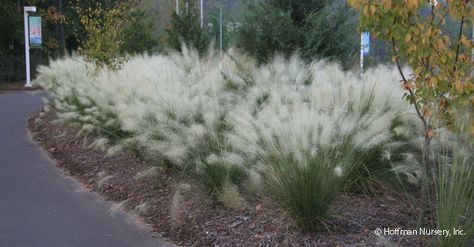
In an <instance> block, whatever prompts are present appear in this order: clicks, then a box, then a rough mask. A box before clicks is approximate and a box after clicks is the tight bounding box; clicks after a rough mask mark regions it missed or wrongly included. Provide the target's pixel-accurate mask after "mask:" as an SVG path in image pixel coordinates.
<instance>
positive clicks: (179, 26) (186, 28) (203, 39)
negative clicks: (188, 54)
mask: <svg viewBox="0 0 474 247" xmlns="http://www.w3.org/2000/svg"><path fill="white" fill-rule="evenodd" d="M166 31H167V33H168V40H167V42H168V45H169V46H170V47H171V48H173V49H176V50H178V51H180V50H181V45H182V44H185V45H187V46H189V47H194V48H196V49H197V50H198V51H199V53H200V54H203V53H204V52H205V51H206V50H207V49H208V47H209V37H208V35H207V33H206V31H205V29H203V28H201V21H200V15H199V8H198V6H197V4H196V2H195V1H189V2H188V10H187V11H186V10H184V11H182V13H181V15H178V14H177V13H173V15H172V18H171V28H169V29H167V30H166Z"/></svg>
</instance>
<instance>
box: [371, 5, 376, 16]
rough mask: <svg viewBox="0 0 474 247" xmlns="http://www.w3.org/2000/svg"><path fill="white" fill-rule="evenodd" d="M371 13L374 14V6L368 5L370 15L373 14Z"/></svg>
mask: <svg viewBox="0 0 474 247" xmlns="http://www.w3.org/2000/svg"><path fill="white" fill-rule="evenodd" d="M373 14H375V6H374V5H370V15H373Z"/></svg>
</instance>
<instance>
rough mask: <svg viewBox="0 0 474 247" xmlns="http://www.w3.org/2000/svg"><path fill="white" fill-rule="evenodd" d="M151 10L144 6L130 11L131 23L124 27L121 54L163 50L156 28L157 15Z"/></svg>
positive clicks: (149, 7)
mask: <svg viewBox="0 0 474 247" xmlns="http://www.w3.org/2000/svg"><path fill="white" fill-rule="evenodd" d="M151 9H153V7H151V6H148V5H145V4H143V5H141V6H138V7H137V8H134V9H132V10H130V13H129V15H130V17H131V22H130V23H128V24H127V25H125V27H124V31H123V35H124V43H123V45H122V47H121V53H129V54H141V53H143V52H153V51H156V50H160V49H161V48H162V47H160V46H159V43H158V37H157V36H158V35H157V30H156V29H155V26H154V25H155V23H154V18H153V15H154V14H156V13H154V12H152V11H151Z"/></svg>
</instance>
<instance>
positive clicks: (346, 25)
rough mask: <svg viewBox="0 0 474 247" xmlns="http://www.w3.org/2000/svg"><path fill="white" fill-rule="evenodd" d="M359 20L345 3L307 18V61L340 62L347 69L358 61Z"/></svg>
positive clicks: (304, 47) (304, 53)
mask: <svg viewBox="0 0 474 247" xmlns="http://www.w3.org/2000/svg"><path fill="white" fill-rule="evenodd" d="M356 22H357V16H356V14H355V13H354V11H353V10H350V9H349V8H348V7H347V5H346V4H345V3H338V2H337V1H336V2H335V3H333V4H330V5H328V6H325V7H324V8H322V9H321V10H320V11H317V12H313V13H311V14H310V15H309V16H308V17H307V18H306V29H307V30H306V32H305V36H306V42H305V44H304V46H303V48H302V53H303V56H304V57H307V58H319V59H328V60H330V61H339V62H341V63H342V64H343V65H345V66H346V67H348V66H350V65H352V64H354V62H355V61H354V60H357V58H358V56H357V52H358V43H359V42H360V41H359V39H358V35H357V33H356V32H354V29H355V27H356V25H355V24H354V23H356Z"/></svg>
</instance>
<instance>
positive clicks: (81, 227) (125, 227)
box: [0, 91, 174, 247]
mask: <svg viewBox="0 0 474 247" xmlns="http://www.w3.org/2000/svg"><path fill="white" fill-rule="evenodd" d="M45 96H46V94H45V93H44V92H41V91H33V92H31V91H28V92H26V91H22V92H12V93H7V94H0V246H8V247H108V246H111V247H152V246H154V247H162V246H174V245H173V244H171V243H169V242H166V241H165V240H163V239H160V238H156V237H154V236H153V235H152V233H151V232H150V231H151V229H150V228H149V227H148V226H147V225H145V224H144V223H143V222H142V221H141V220H139V219H138V218H136V217H134V216H131V215H129V214H127V213H126V212H124V211H123V210H120V209H119V210H117V207H116V206H115V205H114V204H113V203H111V202H107V201H105V200H104V199H103V198H102V197H100V196H99V195H98V194H96V193H94V192H89V191H87V190H86V189H85V188H84V187H83V186H82V185H81V184H80V183H79V182H77V181H75V180H74V179H72V178H71V177H68V176H66V175H65V174H64V173H63V172H62V170H61V169H59V168H58V167H57V166H56V165H55V161H53V160H51V159H50V158H49V156H48V155H47V154H46V152H45V151H44V150H43V149H42V148H41V147H39V146H38V145H37V144H36V143H35V141H34V140H33V138H32V136H31V134H30V132H29V131H28V130H27V127H26V124H27V119H28V118H29V117H30V116H31V115H32V114H34V113H35V112H38V111H39V110H40V109H41V108H42V107H43V105H44V100H43V98H45Z"/></svg>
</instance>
